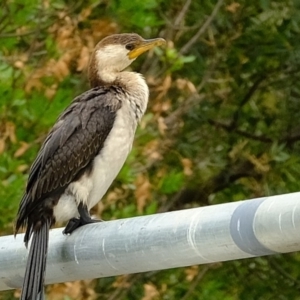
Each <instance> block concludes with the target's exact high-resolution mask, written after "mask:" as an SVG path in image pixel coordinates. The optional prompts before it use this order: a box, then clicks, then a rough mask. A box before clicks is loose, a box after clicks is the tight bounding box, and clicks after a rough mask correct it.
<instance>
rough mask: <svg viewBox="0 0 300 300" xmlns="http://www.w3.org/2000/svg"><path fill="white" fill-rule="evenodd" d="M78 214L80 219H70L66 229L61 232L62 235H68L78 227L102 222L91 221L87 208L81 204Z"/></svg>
mask: <svg viewBox="0 0 300 300" xmlns="http://www.w3.org/2000/svg"><path fill="white" fill-rule="evenodd" d="M78 212H79V215H80V217H79V218H72V219H70V220H69V222H68V224H67V226H66V228H65V229H64V231H63V234H66V235H70V234H71V233H72V232H73V231H74V230H76V229H77V228H79V227H80V226H83V225H86V224H91V223H97V222H102V221H103V220H97V219H92V218H91V216H90V214H89V212H88V209H87V206H86V205H84V204H82V203H80V204H79V205H78Z"/></svg>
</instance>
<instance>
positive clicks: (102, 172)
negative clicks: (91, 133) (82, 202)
mask: <svg viewBox="0 0 300 300" xmlns="http://www.w3.org/2000/svg"><path fill="white" fill-rule="evenodd" d="M136 126H137V122H136V120H135V119H134V118H133V115H132V112H131V109H130V107H129V103H128V102H127V101H126V102H124V103H123V105H122V108H121V109H120V110H119V111H118V112H117V116H116V119H115V123H114V126H113V129H112V130H111V132H110V133H109V135H108V137H107V139H106V141H105V143H104V147H103V148H102V150H101V152H100V154H99V155H98V156H96V158H95V161H94V167H93V171H92V174H91V175H92V176H91V178H92V181H93V188H92V190H91V192H90V195H89V197H88V200H87V206H88V208H89V209H90V208H92V207H93V206H94V205H95V204H96V203H97V202H98V201H99V200H101V198H102V197H103V195H104V194H105V193H106V191H107V189H108V188H109V186H110V185H111V183H112V181H113V180H114V179H115V177H116V176H117V175H118V173H119V172H120V170H121V168H122V166H123V164H124V162H125V160H126V158H127V156H128V154H129V152H130V150H131V148H132V143H133V138H134V134H135V130H136Z"/></svg>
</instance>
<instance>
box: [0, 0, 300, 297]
mask: <svg viewBox="0 0 300 300" xmlns="http://www.w3.org/2000/svg"><path fill="white" fill-rule="evenodd" d="M299 8H300V3H299V1H296V0H295V1H288V0H277V1H268V0H261V1H258V0H254V1H235V0H232V1H229V0H228V1H221V0H219V1H212V0H211V1H209V0H208V1H200V0H197V1H196V0H194V1H192V0H186V1H183V0H175V1H173V0H172V1H171V0H167V1H165V0H145V1H140V0H124V1H123V0H122V1H121V0H119V1H117V0H112V1H109V0H107V1H94V0H85V1H82V0H79V1H76V3H75V1H70V0H69V1H63V0H51V1H50V0H45V1H38V0H30V1H29V0H4V1H2V2H1V4H0V61H1V62H0V95H1V97H0V234H1V235H6V234H12V232H13V222H14V218H15V215H16V212H17V208H18V204H19V201H20V198H21V196H22V193H23V190H24V187H25V183H26V178H27V173H28V169H29V167H30V164H31V163H32V161H33V160H34V158H35V156H36V154H37V151H38V149H39V147H40V145H41V143H42V141H43V139H44V138H45V135H46V134H47V132H48V130H49V128H50V127H51V126H52V125H53V123H54V122H55V120H56V118H57V116H58V115H59V113H60V112H61V111H62V110H63V109H64V108H65V107H66V106H67V105H68V104H69V103H70V102H71V100H72V99H73V98H74V97H75V96H76V95H78V94H80V93H81V92H83V91H85V90H86V89H88V84H87V80H86V66H87V63H88V59H89V55H90V52H91V50H92V49H93V47H94V46H95V44H96V43H97V42H98V41H99V40H100V39H101V38H103V37H105V36H107V35H109V34H112V33H120V32H136V33H139V34H141V35H142V36H143V37H145V38H153V37H158V36H160V37H164V38H165V39H167V40H168V45H167V47H166V48H165V49H155V51H153V52H151V53H148V54H146V55H144V56H142V57H140V58H139V59H138V60H137V61H136V62H135V63H134V64H133V65H132V69H133V70H137V71H139V72H141V73H143V74H144V75H145V77H146V79H147V82H148V84H149V87H150V90H151V96H150V102H149V108H148V110H147V113H146V115H145V117H144V118H143V121H142V123H141V126H140V127H139V129H138V131H137V135H136V140H135V143H134V148H133V151H132V152H131V154H130V157H129V158H128V160H127V162H126V165H125V166H124V167H123V169H122V171H121V173H120V174H119V176H118V178H117V179H116V180H115V182H114V184H113V186H112V187H111V188H110V190H109V191H108V193H107V194H106V196H105V198H104V199H103V201H102V202H101V203H99V205H98V206H96V207H95V208H94V210H93V213H94V214H95V215H97V216H100V215H101V218H103V219H104V220H110V219H115V218H125V217H132V216H136V215H145V214H153V213H156V212H162V211H170V210H178V209H185V208H191V207H198V206H204V205H211V204H218V203H224V202H231V201H238V200H244V199H250V198H255V197H262V196H267V195H276V194H283V193H288V192H294V191H299V190H300V183H299V178H300V156H299V152H300V143H299V140H300V119H299V116H300V109H299V108H300V102H299V100H300V99H299V98H300V83H299V82H300V81H299V79H300V9H299ZM59 226H62V224H59ZM299 234H300V233H299ZM299 260H300V255H299V254H297V253H296V254H289V255H278V256H272V257H264V258H256V259H245V260H239V261H233V262H226V263H215V264H210V265H202V266H192V267H187V268H180V269H172V270H165V271H156V272H148V273H145V274H134V275H126V276H119V277H116V278H114V277H113V278H103V279H99V280H98V279H95V280H91V281H78V282H71V283H63V284H56V285H52V286H48V287H47V294H48V295H49V296H48V297H49V298H48V299H55V300H56V299H57V300H60V299H64V300H69V299H70V300H71V299H88V300H94V299H105V300H117V299H125V300H126V299H129V300H135V299H136V300H139V299H142V300H155V299H183V300H189V299H195V300H196V299H201V300H214V299H216V300H218V299H221V300H235V299H243V300H244V299H245V300H252V299H253V300H256V299H261V300H267V299H282V300H285V299H289V300H290V299H300V296H299V295H300V280H299V273H300V263H299ZM0 267H1V266H0ZM18 295H19V291H9V292H0V299H1V300H4V299H5V300H9V299H15V297H17V296H18Z"/></svg>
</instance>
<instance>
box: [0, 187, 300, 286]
mask: <svg viewBox="0 0 300 300" xmlns="http://www.w3.org/2000/svg"><path fill="white" fill-rule="evenodd" d="M22 241H23V235H22V234H20V235H18V236H17V238H16V239H15V238H14V237H13V236H4V237H1V238H0V290H8V289H13V288H19V287H20V286H21V284H22V277H23V274H24V269H25V264H26V257H27V250H26V249H25V247H24V245H23V242H22ZM299 250H300V193H293V194H286V195H279V196H273V197H266V198H259V199H254V200H247V201H241V202H233V203H226V204H221V205H213V206H207V207H201V208H195V209H187V210H181V211H176V212H169V213H163V214H155V215H150V216H143V217H136V218H130V219H122V220H116V221H109V222H102V223H98V224H92V225H87V226H83V227H82V228H80V229H78V230H76V231H75V232H74V233H73V234H72V235H70V236H64V235H62V229H61V228H59V229H54V230H51V233H50V248H49V253H48V264H47V275H46V283H48V284H49V283H56V282H64V281H73V280H78V279H88V278H99V277H106V276H114V275H120V274H129V273H137V272H146V271H151V270H162V269H169V268H177V267H184V266H190V265H195V264H205V263H211V262H217V261H227V260H235V259H241V258H246V257H254V256H262V255H270V254H274V253H286V252H292V251H299Z"/></svg>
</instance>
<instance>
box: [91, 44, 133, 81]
mask: <svg viewBox="0 0 300 300" xmlns="http://www.w3.org/2000/svg"><path fill="white" fill-rule="evenodd" d="M128 52H129V51H128V50H126V49H125V47H124V46H122V45H107V46H105V47H103V48H101V49H98V50H97V51H96V64H97V74H98V76H99V77H100V78H101V79H102V80H103V81H104V82H105V83H112V82H114V81H115V80H116V79H117V77H118V75H119V74H120V72H121V71H123V70H124V69H126V68H127V67H128V66H129V65H130V64H131V63H132V62H133V60H131V59H129V57H128V56H127V54H128Z"/></svg>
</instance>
